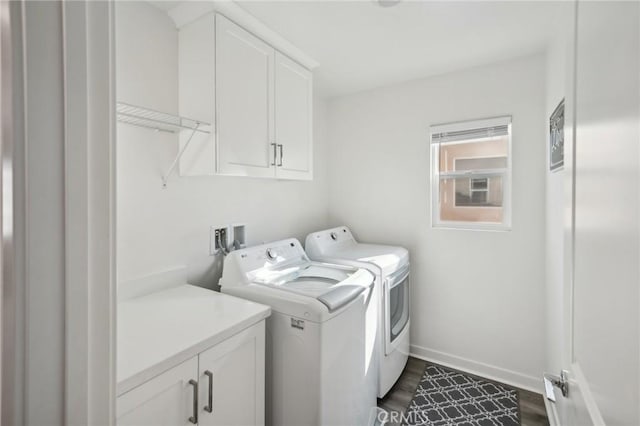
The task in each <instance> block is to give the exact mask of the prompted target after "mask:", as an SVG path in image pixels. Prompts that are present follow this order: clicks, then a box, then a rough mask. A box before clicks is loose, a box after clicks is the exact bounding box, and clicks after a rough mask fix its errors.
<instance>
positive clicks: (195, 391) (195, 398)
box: [189, 379, 198, 425]
mask: <svg viewBox="0 0 640 426" xmlns="http://www.w3.org/2000/svg"><path fill="white" fill-rule="evenodd" d="M189 384H190V385H191V386H193V416H191V417H189V421H190V422H191V423H193V424H194V425H195V424H198V382H196V381H195V380H193V379H191V380H189Z"/></svg>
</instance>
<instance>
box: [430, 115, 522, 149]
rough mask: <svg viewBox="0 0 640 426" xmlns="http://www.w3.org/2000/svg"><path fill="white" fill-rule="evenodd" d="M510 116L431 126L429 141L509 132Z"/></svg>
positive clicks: (500, 134)
mask: <svg viewBox="0 0 640 426" xmlns="http://www.w3.org/2000/svg"><path fill="white" fill-rule="evenodd" d="M510 124H511V117H497V118H490V119H486V120H478V121H475V122H465V123H451V124H441V125H436V126H431V143H445V142H456V141H462V140H469V139H484V138H490V137H496V136H506V135H508V134H509V126H510Z"/></svg>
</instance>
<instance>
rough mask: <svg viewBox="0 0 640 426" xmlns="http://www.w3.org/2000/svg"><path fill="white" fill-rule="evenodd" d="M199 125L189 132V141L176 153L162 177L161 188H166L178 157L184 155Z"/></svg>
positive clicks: (178, 159)
mask: <svg viewBox="0 0 640 426" xmlns="http://www.w3.org/2000/svg"><path fill="white" fill-rule="evenodd" d="M200 124H201V123H196V126H195V127H194V128H193V130H192V131H191V135H190V136H189V139H187V142H186V143H185V144H184V146H183V147H182V149H180V151H179V152H178V155H177V156H176V158H175V159H174V160H173V162H172V163H171V166H169V169H168V170H167V172H166V173H165V174H164V175H163V176H162V187H163V188H166V187H167V181H168V180H169V177H170V176H171V174H172V173H173V171H174V170H175V168H176V166H177V165H178V161H180V157H182V154H184V152H185V151H186V150H187V147H188V146H189V144H190V143H191V140H192V139H193V137H194V136H195V134H196V133H197V132H198V127H200Z"/></svg>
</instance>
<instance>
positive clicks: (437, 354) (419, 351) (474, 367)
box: [410, 345, 543, 394]
mask: <svg viewBox="0 0 640 426" xmlns="http://www.w3.org/2000/svg"><path fill="white" fill-rule="evenodd" d="M410 355H411V356H412V357H415V358H419V359H422V360H424V361H429V362H433V363H435V364H440V365H443V366H445V367H451V368H455V369H456V370H460V371H465V372H467V373H470V374H475V375H477V376H481V377H486V378H487V379H491V380H495V381H498V382H502V383H505V384H507V385H511V386H515V387H518V388H521V389H526V390H528V391H531V392H535V393H538V394H542V391H543V389H542V379H541V378H540V377H534V376H528V375H526V374H522V373H518V372H516V371H511V370H507V369H505V368H500V367H496V366H495V365H490V364H485V363H483V362H478V361H473V360H471V359H467V358H462V357H459V356H456V355H451V354H448V353H445V352H441V351H436V350H434V349H429V348H423V347H422V346H417V345H411V347H410Z"/></svg>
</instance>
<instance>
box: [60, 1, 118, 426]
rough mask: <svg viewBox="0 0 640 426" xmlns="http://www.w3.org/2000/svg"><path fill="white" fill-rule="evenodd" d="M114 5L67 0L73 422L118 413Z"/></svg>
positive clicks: (105, 419)
mask: <svg viewBox="0 0 640 426" xmlns="http://www.w3.org/2000/svg"><path fill="white" fill-rule="evenodd" d="M114 8H115V3H114V1H112V0H109V1H91V0H83V1H74V2H64V3H63V17H62V20H63V45H64V52H63V55H64V80H65V81H64V86H65V89H64V104H65V123H64V127H65V149H64V151H65V195H66V196H65V241H66V247H65V270H66V282H65V289H66V291H65V293H66V294H65V301H66V309H65V315H66V318H65V323H66V326H65V338H66V339H65V340H66V342H65V354H66V355H65V362H66V365H65V370H66V372H65V388H66V389H65V405H66V406H65V423H66V424H69V425H71V424H74V425H75V424H113V423H114V421H115V393H116V303H117V302H116V256H115V246H116V244H115V242H116V233H115V229H116V214H115V212H116V167H115V166H116V162H115V159H116V145H115V134H116V133H115V112H114V111H115V109H114V105H115V71H114V70H115V54H114V52H115V49H114V45H115V36H114V28H115V25H114V23H115V22H114ZM105 118H106V119H105Z"/></svg>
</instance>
